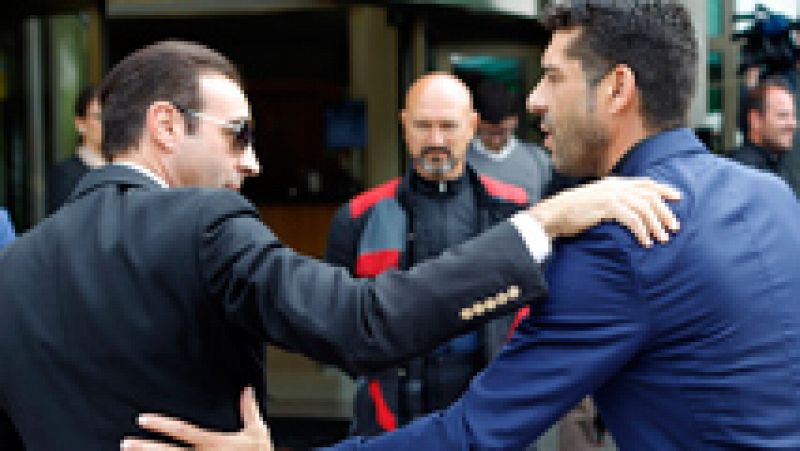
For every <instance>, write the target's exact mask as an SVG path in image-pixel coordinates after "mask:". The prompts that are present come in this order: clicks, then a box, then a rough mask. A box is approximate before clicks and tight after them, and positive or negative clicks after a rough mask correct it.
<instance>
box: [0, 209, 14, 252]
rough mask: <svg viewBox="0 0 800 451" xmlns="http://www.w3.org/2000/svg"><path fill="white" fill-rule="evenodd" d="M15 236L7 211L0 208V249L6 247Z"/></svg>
mask: <svg viewBox="0 0 800 451" xmlns="http://www.w3.org/2000/svg"><path fill="white" fill-rule="evenodd" d="M16 236H17V234H16V232H15V231H14V224H13V223H12V222H11V217H10V216H9V215H8V210H6V209H5V208H2V207H0V249H3V248H4V247H6V246H7V245H8V244H9V243H11V241H13V240H14V238H15V237H16Z"/></svg>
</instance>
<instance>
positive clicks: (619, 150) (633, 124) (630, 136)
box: [600, 118, 661, 176]
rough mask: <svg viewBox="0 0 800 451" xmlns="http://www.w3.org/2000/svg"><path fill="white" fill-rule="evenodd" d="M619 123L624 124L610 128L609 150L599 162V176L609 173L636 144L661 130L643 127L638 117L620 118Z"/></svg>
mask: <svg viewBox="0 0 800 451" xmlns="http://www.w3.org/2000/svg"><path fill="white" fill-rule="evenodd" d="M637 119H638V118H637ZM619 123H621V124H626V125H625V126H624V127H621V128H617V129H616V130H611V134H612V138H611V142H610V144H609V151H608V152H606V158H605V159H604V161H603V162H602V163H601V171H600V172H601V173H600V175H601V176H606V175H608V174H610V173H611V170H612V169H613V168H614V166H616V164H617V163H618V162H619V161H620V160H621V159H622V157H624V156H625V155H626V154H627V153H628V152H630V150H631V149H633V147H634V146H635V145H636V144H638V143H639V142H641V141H643V140H645V139H647V138H649V137H651V136H653V135H655V134H657V133H659V132H660V131H661V130H656V129H651V128H648V127H645V126H644V124H643V123H642V121H641V120H640V119H639V120H631V119H620V120H619Z"/></svg>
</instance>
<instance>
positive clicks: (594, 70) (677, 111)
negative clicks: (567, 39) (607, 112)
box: [544, 0, 698, 129]
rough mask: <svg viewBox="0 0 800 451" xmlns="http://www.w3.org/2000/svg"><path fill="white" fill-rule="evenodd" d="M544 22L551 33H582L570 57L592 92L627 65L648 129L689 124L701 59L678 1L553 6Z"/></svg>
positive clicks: (582, 1) (607, 0)
mask: <svg viewBox="0 0 800 451" xmlns="http://www.w3.org/2000/svg"><path fill="white" fill-rule="evenodd" d="M544 17H545V18H544V25H545V26H546V27H547V28H548V29H550V30H558V29H564V28H573V27H575V28H578V29H580V30H581V33H580V35H579V36H578V38H577V39H576V40H575V41H574V42H573V43H572V45H571V47H570V48H569V49H568V50H567V54H568V55H569V56H571V57H574V58H577V59H578V60H580V62H581V65H582V67H583V70H584V73H585V75H586V78H587V80H588V82H589V84H590V86H596V84H597V83H598V82H599V81H600V80H601V79H602V77H603V76H604V75H605V74H606V73H608V72H609V71H610V70H611V69H612V68H614V67H615V66H617V65H625V66H627V67H629V68H630V69H631V70H632V71H633V73H634V74H635V76H636V86H637V88H638V90H639V92H640V94H641V98H642V117H643V119H644V121H645V124H646V125H647V126H648V127H652V128H655V129H666V128H672V127H679V126H684V125H685V124H686V122H687V115H688V114H687V113H688V111H689V104H690V102H691V99H692V95H693V94H694V89H695V83H696V80H695V78H696V71H697V58H698V56H697V41H696V38H695V33H694V27H693V26H692V21H691V18H690V16H689V13H688V11H687V10H686V8H685V7H684V6H683V5H681V4H680V3H678V2H677V1H675V0H574V1H569V0H567V1H563V0H562V1H557V2H554V4H552V5H550V6H549V7H548V9H547V10H546V12H545V14H544Z"/></svg>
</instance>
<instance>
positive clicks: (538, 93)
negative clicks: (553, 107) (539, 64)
mask: <svg viewBox="0 0 800 451" xmlns="http://www.w3.org/2000/svg"><path fill="white" fill-rule="evenodd" d="M525 106H526V108H527V110H528V112H529V113H531V114H544V113H545V112H546V111H547V104H546V102H545V100H544V89H543V88H542V82H541V81H540V82H539V83H538V84H537V85H536V86H534V88H533V89H532V90H531V92H530V93H529V94H528V98H527V99H526V100H525Z"/></svg>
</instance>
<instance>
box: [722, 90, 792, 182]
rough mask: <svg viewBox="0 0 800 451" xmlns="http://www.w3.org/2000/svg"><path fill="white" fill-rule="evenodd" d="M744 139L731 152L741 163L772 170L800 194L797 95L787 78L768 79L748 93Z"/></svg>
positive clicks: (730, 154) (731, 155) (771, 171)
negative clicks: (796, 136)
mask: <svg viewBox="0 0 800 451" xmlns="http://www.w3.org/2000/svg"><path fill="white" fill-rule="evenodd" d="M746 103H747V106H746V107H745V110H746V114H745V116H746V121H747V129H746V132H745V141H744V144H742V145H741V146H739V147H737V148H735V149H732V150H730V151H729V156H730V157H731V158H733V159H734V160H736V161H739V162H740V163H742V164H745V165H747V166H751V167H754V168H757V169H761V170H764V171H767V172H770V173H773V174H775V175H777V176H779V177H781V178H782V179H783V180H785V181H786V183H788V184H789V186H791V187H792V189H793V190H794V192H795V194H797V195H800V167H796V166H797V165H796V164H793V159H792V158H791V156H792V155H791V154H793V153H797V150H795V149H794V134H795V132H796V130H797V115H796V112H795V98H794V92H793V91H792V88H791V86H789V84H788V83H787V82H786V81H785V79H784V78H782V77H778V76H774V77H770V78H767V79H765V80H764V81H762V82H761V83H759V84H758V85H756V86H755V87H754V88H753V89H751V90H750V92H749V93H748V96H747V102H746Z"/></svg>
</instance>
